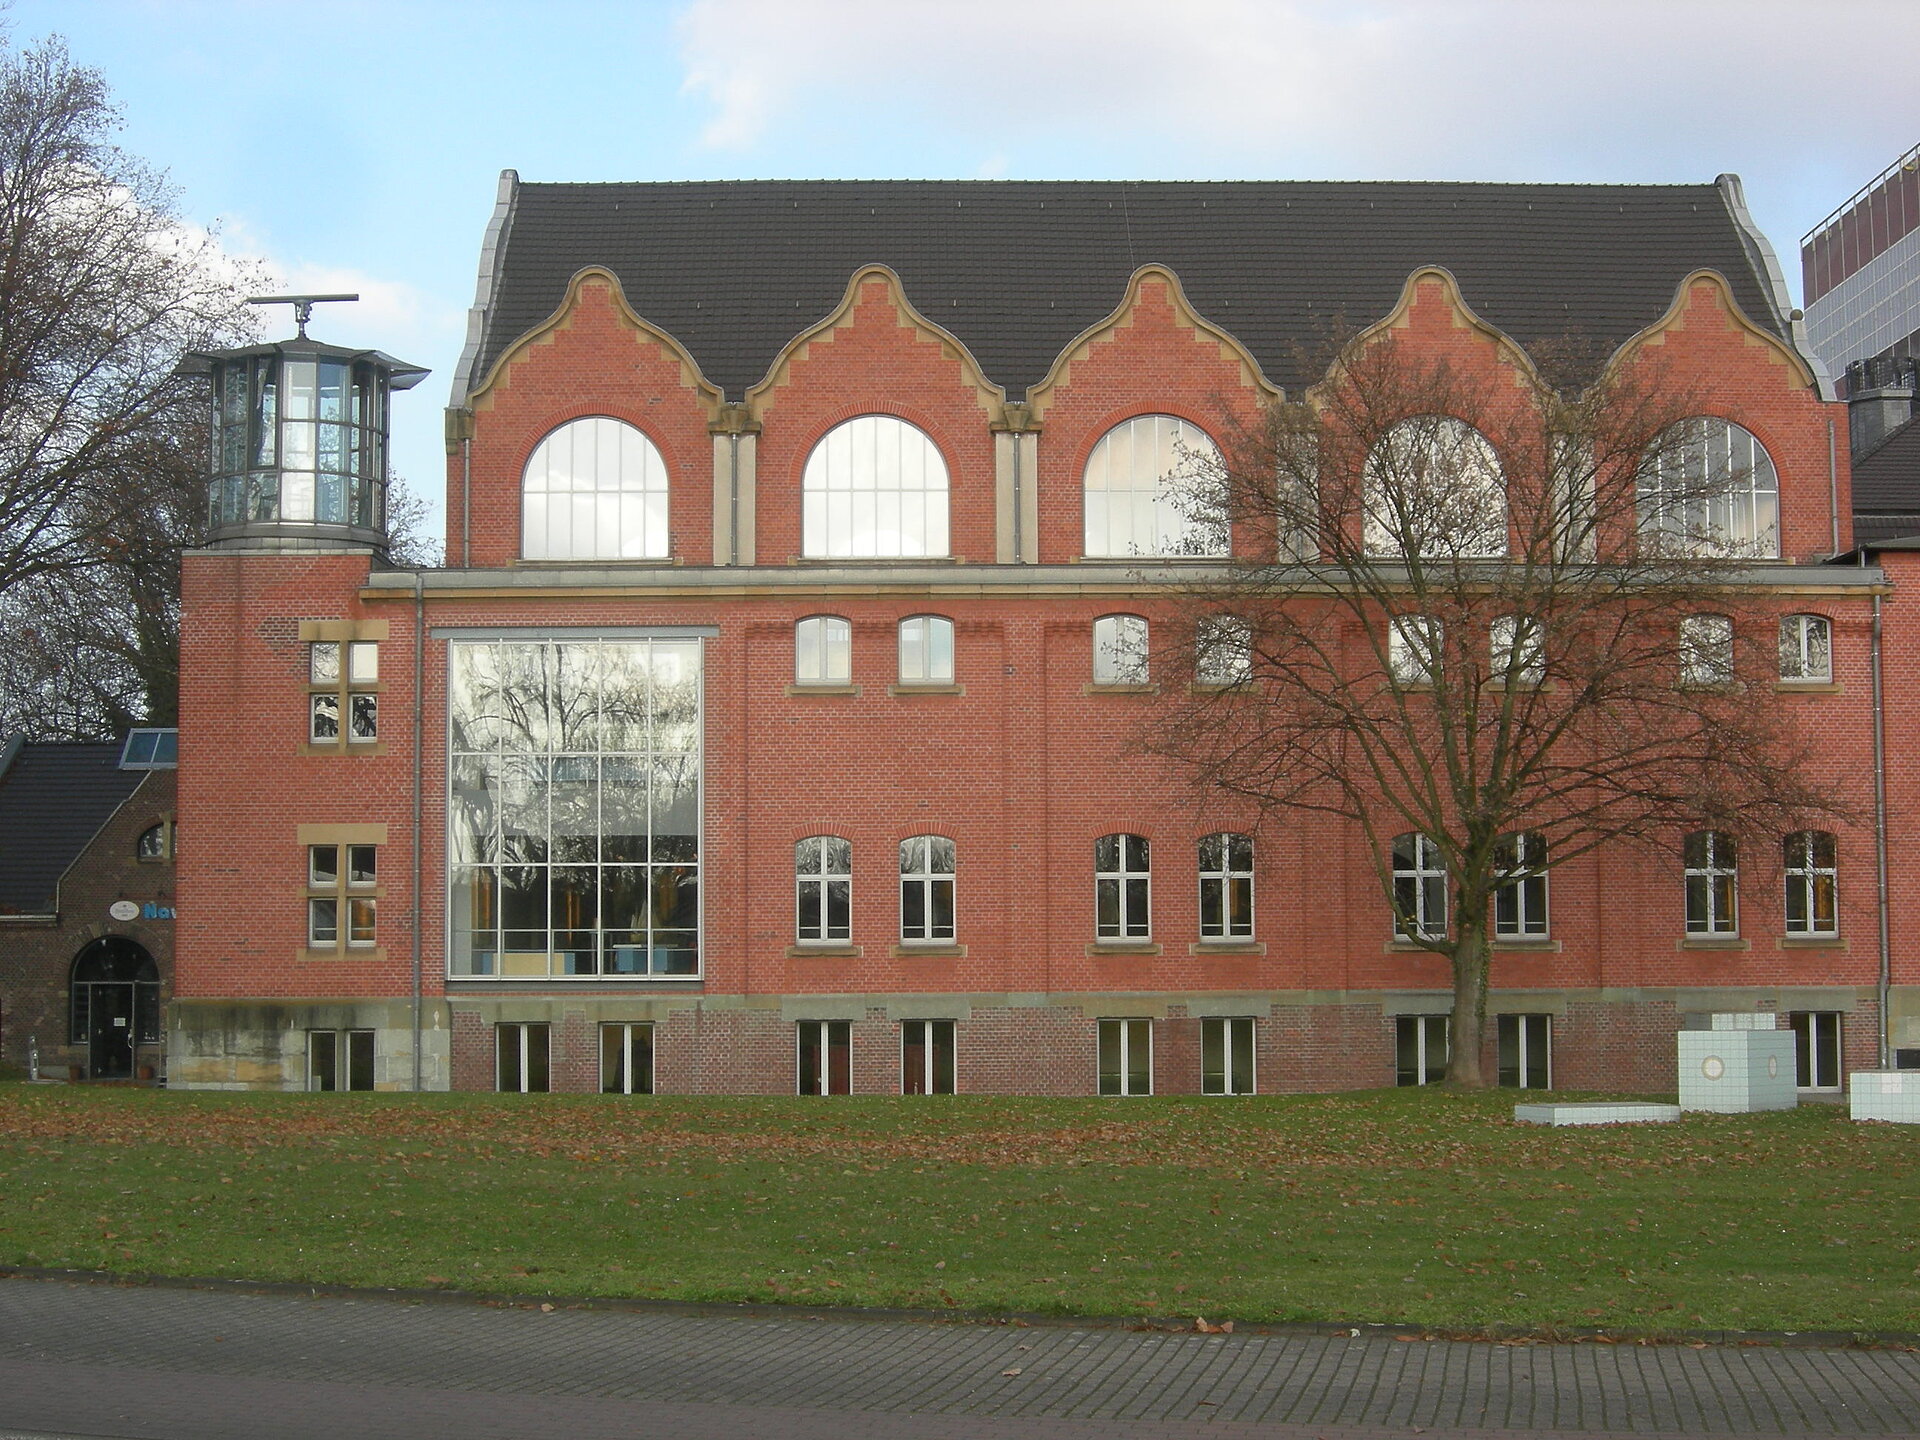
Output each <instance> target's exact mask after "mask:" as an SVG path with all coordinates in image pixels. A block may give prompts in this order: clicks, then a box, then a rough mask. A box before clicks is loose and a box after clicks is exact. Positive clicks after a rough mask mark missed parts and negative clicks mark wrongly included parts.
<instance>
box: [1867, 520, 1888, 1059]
mask: <svg viewBox="0 0 1920 1440" xmlns="http://www.w3.org/2000/svg"><path fill="white" fill-rule="evenodd" d="M1865 558H1866V557H1865V556H1864V555H1863V556H1862V557H1861V559H1862V562H1863V563H1864V561H1865ZM1880 607H1881V597H1880V596H1879V595H1875V596H1874V597H1873V850H1874V857H1873V858H1874V864H1875V868H1876V870H1877V872H1878V879H1879V884H1880V990H1879V998H1880V1068H1881V1069H1882V1070H1889V1069H1892V1068H1893V1050H1892V1043H1891V1042H1892V1038H1893V1028H1892V1021H1891V1019H1890V1017H1889V1016H1888V1014H1887V1007H1888V1006H1889V1005H1890V1004H1891V1003H1892V1001H1893V946H1892V941H1891V938H1890V935H1889V929H1888V923H1887V710H1886V701H1885V695H1884V690H1883V685H1884V682H1883V680H1882V676H1881V647H1880Z"/></svg>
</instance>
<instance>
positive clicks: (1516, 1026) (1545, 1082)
mask: <svg viewBox="0 0 1920 1440" xmlns="http://www.w3.org/2000/svg"><path fill="white" fill-rule="evenodd" d="M1509 1043H1511V1046H1512V1049H1513V1054H1514V1063H1513V1065H1512V1066H1511V1067H1509V1066H1508V1065H1507V1064H1506V1062H1505V1061H1504V1060H1502V1059H1501V1058H1500V1057H1501V1056H1503V1055H1505V1054H1506V1053H1507V1050H1508V1046H1509ZM1493 1053H1494V1075H1495V1078H1496V1079H1497V1081H1498V1082H1499V1084H1500V1085H1502V1086H1505V1087H1506V1088H1507V1089H1509V1090H1551V1089H1552V1088H1553V1016H1552V1015H1550V1014H1546V1013H1543V1012H1536V1013H1528V1014H1507V1015H1496V1016H1495V1017H1494V1052H1493ZM1509 1068H1511V1070H1512V1071H1513V1073H1514V1077H1515V1078H1514V1081H1513V1083H1512V1084H1510V1085H1509V1084H1508V1083H1507V1079H1506V1076H1507V1073H1508V1070H1509ZM1535 1070H1538V1071H1539V1072H1540V1076H1541V1080H1542V1083H1541V1084H1539V1085H1529V1084H1528V1083H1527V1080H1528V1078H1529V1077H1530V1076H1531V1075H1532V1074H1533V1072H1534V1071H1535Z"/></svg>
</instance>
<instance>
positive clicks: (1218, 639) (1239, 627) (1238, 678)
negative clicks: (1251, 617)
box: [1193, 615, 1253, 686]
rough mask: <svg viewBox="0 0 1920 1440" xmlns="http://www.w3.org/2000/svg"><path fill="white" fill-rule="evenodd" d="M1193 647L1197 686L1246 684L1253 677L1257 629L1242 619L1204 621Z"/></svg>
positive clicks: (1219, 618)
mask: <svg viewBox="0 0 1920 1440" xmlns="http://www.w3.org/2000/svg"><path fill="white" fill-rule="evenodd" d="M1193 648H1194V662H1193V664H1194V671H1193V678H1194V683H1195V684H1198V685H1218V686H1229V685H1244V684H1246V683H1247V681H1249V680H1251V679H1252V678H1253V626H1252V625H1250V624H1249V623H1248V622H1247V621H1245V620H1242V619H1240V618H1239V617H1238V616H1234V615H1222V616H1216V617H1213V618H1211V619H1207V620H1202V621H1201V622H1200V624H1199V626H1198V627H1197V628H1196V629H1195V631H1194V636H1193Z"/></svg>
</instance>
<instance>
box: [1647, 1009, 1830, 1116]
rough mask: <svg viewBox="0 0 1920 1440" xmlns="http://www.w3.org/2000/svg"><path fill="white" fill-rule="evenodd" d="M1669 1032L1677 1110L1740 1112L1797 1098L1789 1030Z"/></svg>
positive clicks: (1779, 1106) (1782, 1105)
mask: <svg viewBox="0 0 1920 1440" xmlns="http://www.w3.org/2000/svg"><path fill="white" fill-rule="evenodd" d="M1714 1018H1715V1019H1718V1018H1719V1017H1718V1016H1715V1017H1714ZM1674 1038H1675V1041H1676V1043H1677V1046H1678V1050H1679V1072H1680V1074H1679V1079H1680V1108H1681V1109H1682V1110H1712V1111H1716V1112H1718V1113H1720V1114H1723V1115H1741V1114H1746V1113H1747V1112H1749V1111H1754V1110H1791V1109H1793V1107H1794V1106H1795V1105H1797V1104H1799V1103H1800V1097H1799V1094H1798V1092H1796V1091H1795V1089H1794V1048H1793V1047H1794V1036H1793V1032H1792V1031H1791V1030H1756V1029H1751V1028H1745V1027H1742V1028H1740V1029H1726V1030H1682V1031H1681V1032H1680V1033H1679V1034H1678V1035H1677V1036H1675V1037H1674Z"/></svg>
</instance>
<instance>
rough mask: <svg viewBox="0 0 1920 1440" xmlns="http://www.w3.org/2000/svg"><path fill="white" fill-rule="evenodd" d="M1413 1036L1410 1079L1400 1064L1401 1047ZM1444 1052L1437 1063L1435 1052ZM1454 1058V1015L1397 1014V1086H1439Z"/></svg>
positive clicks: (1395, 1043) (1394, 1047) (1394, 1063)
mask: <svg viewBox="0 0 1920 1440" xmlns="http://www.w3.org/2000/svg"><path fill="white" fill-rule="evenodd" d="M1409 1032H1410V1033H1411V1034H1412V1035H1413V1054H1414V1077H1415V1078H1413V1079H1411V1080H1409V1079H1407V1078H1406V1072H1405V1071H1404V1070H1403V1069H1401V1066H1400V1047H1401V1044H1402V1041H1403V1040H1404V1039H1405V1037H1406V1036H1407V1034H1408V1033H1409ZM1436 1049H1437V1050H1438V1051H1439V1052H1440V1058H1439V1060H1438V1061H1437V1062H1436V1061H1435V1059H1434V1057H1433V1051H1435V1050H1436ZM1452 1058H1453V1016H1451V1015H1396V1016H1394V1017H1393V1076H1394V1084H1395V1085H1397V1086H1404V1087H1412V1086H1416V1085H1438V1084H1439V1083H1440V1082H1441V1081H1442V1080H1444V1079H1445V1078H1446V1074H1447V1063H1448V1061H1450V1060H1451V1059H1452Z"/></svg>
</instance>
